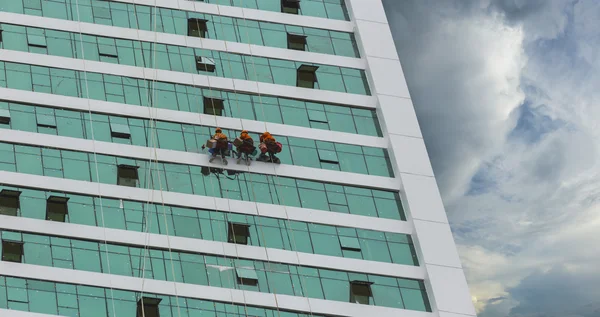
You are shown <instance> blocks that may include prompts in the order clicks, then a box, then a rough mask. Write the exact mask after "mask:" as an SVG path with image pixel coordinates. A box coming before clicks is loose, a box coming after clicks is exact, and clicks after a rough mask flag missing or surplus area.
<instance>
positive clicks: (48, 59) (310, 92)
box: [0, 49, 377, 108]
mask: <svg viewBox="0 0 600 317" xmlns="http://www.w3.org/2000/svg"><path fill="white" fill-rule="evenodd" d="M0 59H1V60H2V61H6V62H15V63H24V64H30V65H38V66H46V67H57V68H63V69H71V70H79V71H88V72H94V73H101V74H109V75H118V76H127V77H133V78H138V79H155V80H157V81H164V82H168V83H175V84H187V85H194V84H196V85H200V86H202V87H208V81H207V80H208V78H209V77H210V76H205V75H192V74H187V73H181V72H173V71H166V70H155V69H152V68H142V67H134V66H127V65H118V64H110V63H102V62H95V61H85V62H84V61H83V60H78V59H73V58H66V57H61V56H49V55H42V54H33V53H24V52H18V51H10V50H4V49H3V50H0ZM154 73H156V76H155V75H154ZM210 78H212V80H213V82H214V83H215V84H214V85H212V86H211V88H214V89H222V90H228V91H233V90H234V89H233V88H234V87H233V82H232V81H231V79H220V78H218V77H210ZM236 88H239V87H236ZM240 92H246V93H251V94H264V95H272V96H280V97H288V98H293V99H301V100H309V101H316V102H324V103H333V104H345V105H348V106H355V107H362V108H375V107H376V104H377V99H376V98H375V97H373V96H366V95H356V94H349V93H341V92H335V91H326V90H318V89H308V88H300V87H295V86H294V87H292V86H284V85H276V84H269V83H258V89H252V90H250V89H248V90H244V91H240Z"/></svg>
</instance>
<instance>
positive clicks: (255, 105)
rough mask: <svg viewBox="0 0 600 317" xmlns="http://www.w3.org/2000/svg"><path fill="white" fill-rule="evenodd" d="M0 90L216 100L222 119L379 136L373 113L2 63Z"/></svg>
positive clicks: (179, 104) (193, 107) (183, 104)
mask: <svg viewBox="0 0 600 317" xmlns="http://www.w3.org/2000/svg"><path fill="white" fill-rule="evenodd" d="M86 80H87V83H88V85H86ZM0 87H5V88H12V89H20V90H26V91H34V92H43V93H51V94H55V95H62V96H71V97H80V98H88V97H89V98H90V99H94V100H102V101H110V102H118V103H125V104H129V105H136V106H149V105H151V106H152V107H156V108H162V109H170V110H178V111H185V112H193V113H195V114H198V113H206V114H211V115H212V114H213V112H211V111H210V110H208V107H205V106H204V103H203V100H204V97H206V98H216V99H221V100H223V111H222V113H221V115H222V116H224V117H233V118H242V119H249V120H258V121H266V122H273V123H283V124H289V125H295V126H301V127H310V128H316V129H324V130H332V131H340V132H348V133H357V134H364V135H372V136H381V129H380V127H379V124H378V123H377V116H376V114H375V111H373V110H366V109H357V108H348V107H343V106H335V105H328V104H319V103H314V102H304V101H300V100H293V99H286V98H277V97H271V96H256V95H249V94H241V93H238V92H226V91H220V90H215V89H210V88H200V87H195V86H189V85H180V84H171V83H165V82H159V81H157V82H152V81H148V80H143V79H136V78H131V77H123V76H113V75H106V74H100V73H90V72H87V74H84V72H80V71H73V70H67V69H59V68H52V67H42V66H31V65H26V64H18V63H9V62H0ZM86 87H87V89H89V94H88V91H87V89H86Z"/></svg>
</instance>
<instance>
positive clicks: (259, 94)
mask: <svg viewBox="0 0 600 317" xmlns="http://www.w3.org/2000/svg"><path fill="white" fill-rule="evenodd" d="M243 3H244V0H242V6H243ZM242 17H243V20H244V24H245V26H246V38H248V49H249V51H250V56H251V60H252V69H253V71H254V78H255V79H256V90H257V93H258V100H259V103H260V106H261V111H262V115H263V120H264V119H265V118H266V116H265V109H264V108H265V106H264V104H263V100H262V94H261V92H260V86H259V85H258V74H257V72H256V63H255V62H254V53H253V52H252V45H250V35H249V31H248V28H249V27H248V21H247V20H246V14H245V12H244V10H242ZM263 122H264V126H265V131H267V122H266V121H263ZM290 154H291V151H290ZM271 162H272V163H274V162H273V159H272V158H271ZM273 171H274V173H275V178H274V180H273V187H274V190H275V196H276V197H277V198H278V199H280V200H281V203H282V204H281V205H282V206H283V210H284V213H285V217H286V220H287V226H288V228H291V220H290V217H289V213H288V210H287V205H286V203H285V195H281V196H280V195H279V191H278V190H277V187H278V186H281V180H280V179H279V175H278V173H277V167H275V168H274V169H273ZM251 177H252V176H251V175H250V182H251V184H252V190H253V192H254V182H252V178H251ZM266 178H267V184H269V176H268V175H267V177H266ZM275 180H277V183H278V184H275ZM255 197H256V196H255ZM261 231H262V228H261ZM287 231H288V235H289V236H291V239H292V243H293V245H294V254H295V255H296V260H297V262H298V263H300V256H299V255H298V248H297V244H296V238H295V237H294V233H293V232H291V233H290V232H289V229H288V230H287ZM263 240H264V233H263ZM265 241H266V240H265ZM265 250H266V247H265ZM299 278H300V279H301V280H302V276H301V275H299ZM304 278H305V279H306V277H304ZM293 288H294V284H293V283H292V289H293ZM303 293H304V292H303ZM274 298H275V303H276V305H277V312H278V314H279V303H278V301H277V296H274ZM306 302H307V304H308V308H309V313H310V315H311V316H313V309H312V306H311V304H310V299H309V298H308V297H307V301H306Z"/></svg>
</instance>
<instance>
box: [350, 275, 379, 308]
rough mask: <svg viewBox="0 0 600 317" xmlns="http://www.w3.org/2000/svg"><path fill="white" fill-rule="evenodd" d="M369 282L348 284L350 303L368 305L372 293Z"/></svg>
mask: <svg viewBox="0 0 600 317" xmlns="http://www.w3.org/2000/svg"><path fill="white" fill-rule="evenodd" d="M371 284H373V283H371V282H362V281H352V282H350V302H351V303H356V304H363V305H369V302H370V300H371V297H372V296H373V293H371Z"/></svg>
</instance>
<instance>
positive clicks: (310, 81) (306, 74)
mask: <svg viewBox="0 0 600 317" xmlns="http://www.w3.org/2000/svg"><path fill="white" fill-rule="evenodd" d="M317 69H319V67H318V66H310V65H304V64H302V65H300V67H298V70H297V81H296V86H298V87H303V88H315V83H316V82H317V73H316V72H317Z"/></svg>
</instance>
